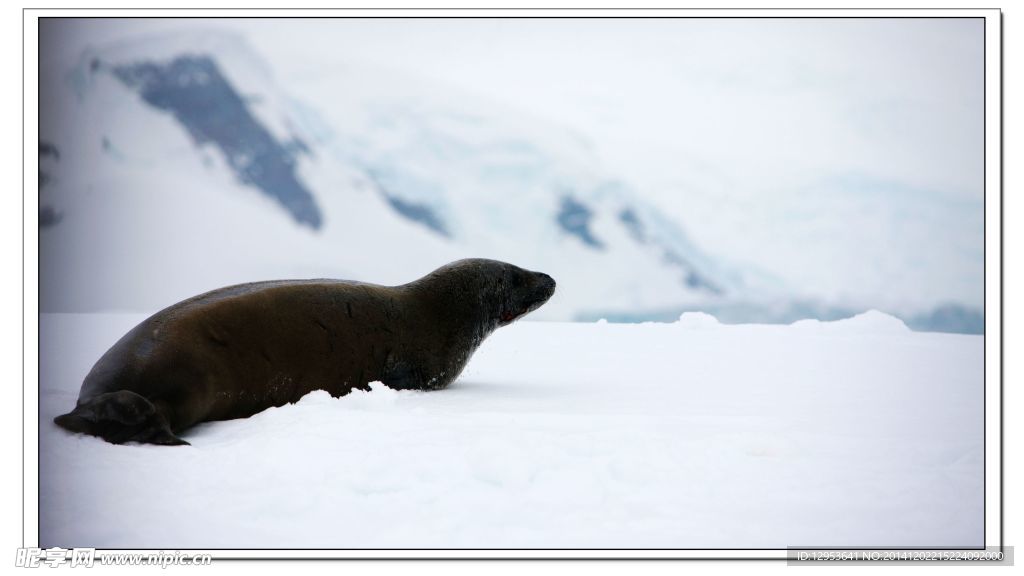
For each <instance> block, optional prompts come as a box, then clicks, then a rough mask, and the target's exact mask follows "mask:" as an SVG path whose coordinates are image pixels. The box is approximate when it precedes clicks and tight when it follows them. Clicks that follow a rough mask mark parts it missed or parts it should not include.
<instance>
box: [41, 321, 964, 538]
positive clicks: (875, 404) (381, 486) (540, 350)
mask: <svg viewBox="0 0 1024 576" xmlns="http://www.w3.org/2000/svg"><path fill="white" fill-rule="evenodd" d="M142 319H143V315H138V314H43V315H42V316H41V318H40V331H41V332H40V342H41V351H40V422H41V425H40V447H41V449H40V484H41V485H40V526H41V535H40V540H41V541H40V545H41V546H44V547H49V546H62V547H74V546H97V547H102V548H160V549H170V548H292V547H304V548H317V547H323V548H434V547H444V548H460V547H461V548H477V547H483V548H509V547H517V548H593V547H615V548H638V547H642V548H686V547H689V548H707V547H715V548H717V547H722V548H759V547H766V548H767V547H785V546H892V547H909V546H926V547H938V546H956V547H965V546H979V545H981V544H982V530H983V525H982V520H983V484H982V479H983V476H982V474H983V469H982V465H983V457H982V455H983V452H982V448H983V437H982V434H983V429H982V423H983V410H982V387H983V378H982V374H983V372H982V359H983V356H982V353H983V339H982V337H981V336H969V335H950V334H932V333H917V332H912V331H909V330H906V329H905V328H901V327H900V324H901V323H899V321H898V320H896V319H894V318H892V317H890V316H886V315H884V314H881V313H877V312H871V313H867V314H863V315H860V316H857V317H855V318H852V319H848V320H844V321H839V322H799V323H797V324H795V325H791V326H777V325H776V326H767V325H724V324H719V323H718V322H717V320H715V318H714V317H712V316H709V315H706V314H685V315H683V317H682V318H681V319H680V321H679V322H676V323H668V324H655V323H645V324H614V323H589V324H582V323H575V324H573V323H546V322H529V321H526V322H519V323H516V324H514V325H512V326H509V327H506V328H502V329H500V330H498V331H497V332H496V333H495V334H494V335H493V336H491V337H490V338H489V339H488V340H487V341H486V342H485V343H484V344H483V346H482V347H481V349H480V350H479V351H478V353H477V354H476V355H475V356H474V358H473V359H472V360H471V361H470V364H469V366H468V367H467V369H466V371H465V372H464V373H463V375H462V376H461V378H459V380H457V381H456V382H455V383H454V384H453V385H452V386H451V387H450V388H448V389H446V390H442V391H437V392H416V391H395V390H391V389H389V388H387V387H385V386H383V385H381V384H375V385H374V386H373V389H372V391H371V392H357V393H353V394H350V395H348V396H345V397H342V398H339V399H335V398H331V397H330V396H329V395H327V394H326V393H324V392H314V393H311V394H309V395H307V396H306V397H305V398H303V399H302V400H301V401H299V402H298V403H296V404H294V405H287V406H283V407H280V408H273V409H269V410H266V411H265V412H262V413H260V414H257V415H255V416H253V417H251V418H248V419H241V420H233V421H226V422H215V423H207V424H204V425H201V426H199V427H197V428H195V429H193V430H191V431H188V432H186V433H185V434H184V437H185V438H186V439H187V440H189V441H190V442H191V443H192V446H185V447H175V448H167V447H155V446H138V445H129V446H114V445H110V444H106V443H104V442H103V441H101V440H99V439H97V438H93V437H85V436H74V435H70V434H68V433H66V432H65V431H63V430H61V429H58V428H57V427H56V426H55V425H54V424H53V423H52V419H53V417H54V416H56V415H58V414H61V413H63V412H66V411H67V410H68V409H70V408H71V407H72V406H73V405H74V401H75V398H76V396H77V392H78V388H79V386H80V384H81V381H82V378H83V377H84V376H85V374H86V373H87V372H88V370H89V368H90V366H91V364H92V363H93V362H94V361H95V360H96V359H97V358H98V357H99V356H100V355H101V354H102V352H103V351H104V350H105V349H106V348H107V347H109V346H110V345H111V344H112V343H113V342H114V341H115V340H116V339H117V338H118V337H120V336H121V335H122V334H123V333H124V332H125V331H127V330H128V329H129V328H130V327H132V326H133V325H134V324H136V323H137V322H139V321H141V320H142Z"/></svg>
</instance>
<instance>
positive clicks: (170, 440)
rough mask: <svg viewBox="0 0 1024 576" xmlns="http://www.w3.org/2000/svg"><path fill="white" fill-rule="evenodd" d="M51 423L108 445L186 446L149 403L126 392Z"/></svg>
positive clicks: (112, 394) (105, 396) (95, 401)
mask: <svg viewBox="0 0 1024 576" xmlns="http://www.w3.org/2000/svg"><path fill="white" fill-rule="evenodd" d="M53 421H54V423H56V424H57V425H58V426H60V427H62V428H64V429H66V430H69V431H71V432H79V433H83V434H91V435H93V436H99V437H100V438H102V439H104V440H106V441H107V442H110V443H111V444H124V443H125V442H139V443H141V444H159V445H163V446H179V445H187V444H188V442H186V441H184V440H182V439H181V438H178V437H177V436H175V435H174V433H173V432H171V428H170V426H169V425H168V424H167V419H166V418H164V416H163V414H161V413H160V412H159V411H158V410H157V409H156V407H155V406H153V403H152V402H150V401H149V400H148V399H146V398H145V397H144V396H142V395H140V394H136V393H135V392H131V391H129V390H118V391H116V392H107V393H106V394H100V395H98V396H94V397H93V398H90V399H88V400H86V401H84V402H80V403H79V404H78V406H76V407H75V409H74V410H72V411H71V412H69V413H67V414H63V415H61V416H57V417H56V418H54V419H53Z"/></svg>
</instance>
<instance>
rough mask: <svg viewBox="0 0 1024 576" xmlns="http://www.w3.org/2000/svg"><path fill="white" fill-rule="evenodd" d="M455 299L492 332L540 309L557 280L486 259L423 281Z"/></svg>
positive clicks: (467, 262) (454, 306)
mask: <svg viewBox="0 0 1024 576" xmlns="http://www.w3.org/2000/svg"><path fill="white" fill-rule="evenodd" d="M422 281H423V282H425V283H426V284H428V285H430V286H432V288H433V289H438V288H440V287H443V288H442V290H443V291H444V292H445V293H447V295H448V297H449V298H451V299H452V302H451V304H452V309H453V310H454V309H461V310H466V312H467V313H469V314H471V315H473V316H474V317H475V319H476V321H477V322H478V323H479V324H480V325H482V326H486V327H487V328H488V329H489V330H493V329H496V328H499V327H501V326H507V325H509V324H511V323H512V322H514V321H515V320H517V319H519V318H521V317H522V316H524V315H526V314H529V313H530V312H533V311H534V310H536V309H537V308H540V307H541V305H543V304H544V303H545V302H547V301H548V299H549V298H551V296H552V295H553V294H554V293H555V280H554V279H553V278H551V276H548V275H547V274H544V273H543V272H533V271H530V270H525V269H523V268H520V267H518V266H514V265H512V264H509V263H507V262H499V261H497V260H488V259H485V258H469V259H466V260H457V261H455V262H452V263H451V264H448V265H445V266H442V267H441V268H438V269H437V270H435V271H434V272H432V273H431V274H429V275H427V276H426V277H425V278H423V279H422Z"/></svg>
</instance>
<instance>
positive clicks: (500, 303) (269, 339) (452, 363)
mask: <svg viewBox="0 0 1024 576" xmlns="http://www.w3.org/2000/svg"><path fill="white" fill-rule="evenodd" d="M554 288H555V283H554V280H552V279H551V277H550V276H547V275H546V274H541V273H538V272H530V271H527V270H523V269H521V268H518V267H516V266H512V265H511V264H505V263H503V262H496V261H494V260H483V259H471V260H460V261H458V262H453V263H452V264H449V265H447V266H444V267H442V268H440V269H438V270H436V271H434V272H432V273H431V274H428V275H427V276H425V277H423V278H421V279H419V280H417V281H415V282H411V283H409V284H405V285H402V286H394V287H386V286H377V285H374V284H363V283H359V282H347V281H342V280H294V281H274V282H256V283H252V284H242V285H238V286H231V287H227V288H221V289H219V290H214V291H212V292H207V293H206V294H202V295H200V296H196V297H194V298H190V299H189V300H185V301H183V302H180V303H178V304H175V305H173V306H171V307H169V308H166V309H164V310H162V311H160V312H158V313H156V314H154V315H153V316H151V317H150V318H148V319H146V320H145V321H143V322H142V323H141V324H139V325H138V326H136V327H135V328H133V329H132V330H131V331H130V332H128V333H127V334H125V336H124V337H122V338H121V339H120V340H119V341H118V342H117V343H116V344H114V346H113V347H111V348H110V350H108V351H107V353H106V354H104V355H103V357H101V358H100V359H99V361H98V362H96V365H95V366H94V367H93V369H92V371H90V372H89V374H88V376H86V378H85V381H84V382H83V384H82V389H81V392H80V394H79V398H78V405H77V406H76V408H75V410H73V411H72V412H70V413H68V414H64V415H62V416H58V417H57V418H56V419H55V422H56V423H57V424H59V425H61V426H62V427H64V428H66V429H68V430H71V431H74V432H83V433H88V434H94V435H96V436H100V437H102V438H104V439H105V440H107V441H109V442H114V443H122V442H129V441H136V442H148V443H154V444H187V442H185V441H184V440H182V439H180V438H178V436H177V434H179V433H181V432H182V431H183V430H186V429H187V428H189V427H191V426H193V425H195V424H197V423H199V422H205V421H209V420H227V419H232V418H245V417H247V416H251V415H253V414H256V413H257V412H260V411H262V410H265V409H267V408H269V407H271V406H281V405H284V404H287V403H290V402H295V401H297V400H298V399H299V398H302V397H303V396H304V395H306V394H307V393H309V392H311V391H313V390H326V391H327V392H329V393H330V394H331V395H332V396H342V395H344V394H347V393H348V392H350V391H351V390H352V389H353V388H359V389H368V384H369V383H370V382H373V381H381V382H383V383H384V384H386V385H388V386H390V387H392V388H398V389H420V390H428V389H438V388H444V387H445V386H447V385H448V384H450V383H451V382H452V381H454V380H455V378H456V377H457V376H458V375H459V373H460V372H461V371H462V369H463V367H464V366H465V365H466V362H467V361H468V360H469V358H470V356H471V355H472V354H473V352H474V351H475V350H476V349H477V347H478V346H479V345H480V343H481V342H482V341H483V339H484V338H486V337H487V336H488V335H489V334H490V333H491V332H493V331H494V330H495V329H496V328H498V327H499V326H503V325H506V324H508V323H510V322H512V321H513V320H515V319H516V318H518V317H520V316H522V315H523V314H526V313H528V312H530V311H532V310H534V309H536V308H537V307H539V306H540V305H541V304H543V303H544V302H546V301H547V300H548V298H550V297H551V295H552V294H553V293H554Z"/></svg>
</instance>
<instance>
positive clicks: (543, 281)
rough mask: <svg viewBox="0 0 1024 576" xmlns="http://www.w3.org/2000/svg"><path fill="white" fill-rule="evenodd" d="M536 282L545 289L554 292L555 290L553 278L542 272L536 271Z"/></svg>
mask: <svg viewBox="0 0 1024 576" xmlns="http://www.w3.org/2000/svg"><path fill="white" fill-rule="evenodd" d="M537 280H538V282H537V283H538V284H540V286H541V287H542V288H544V289H545V290H548V291H551V292H554V291H555V279H554V278H552V277H551V276H548V275H547V274H544V273H543V272H538V273H537Z"/></svg>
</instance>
